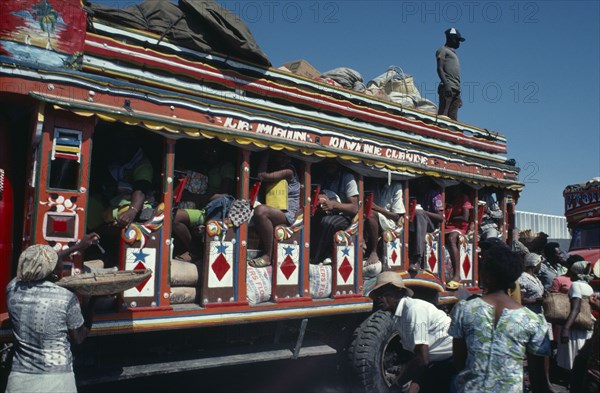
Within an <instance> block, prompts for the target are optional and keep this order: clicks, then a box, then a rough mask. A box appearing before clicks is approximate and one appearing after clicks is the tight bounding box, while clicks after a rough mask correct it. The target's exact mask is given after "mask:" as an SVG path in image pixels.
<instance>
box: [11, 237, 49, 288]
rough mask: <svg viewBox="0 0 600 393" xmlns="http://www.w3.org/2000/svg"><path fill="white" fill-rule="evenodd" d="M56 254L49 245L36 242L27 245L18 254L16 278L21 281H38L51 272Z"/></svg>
mask: <svg viewBox="0 0 600 393" xmlns="http://www.w3.org/2000/svg"><path fill="white" fill-rule="evenodd" d="M57 262H58V254H57V253H56V251H54V249H53V248H52V247H50V246H47V245H43V244H36V245H33V246H29V247H27V248H26V249H25V251H23V252H22V253H21V255H20V256H19V265H18V266H17V278H18V279H19V280H21V281H39V280H43V279H45V278H46V277H48V276H50V274H52V271H54V268H55V267H56V263H57Z"/></svg>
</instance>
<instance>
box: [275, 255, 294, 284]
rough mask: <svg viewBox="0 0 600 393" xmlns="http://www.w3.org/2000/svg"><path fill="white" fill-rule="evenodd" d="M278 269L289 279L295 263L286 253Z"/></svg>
mask: <svg viewBox="0 0 600 393" xmlns="http://www.w3.org/2000/svg"><path fill="white" fill-rule="evenodd" d="M279 269H280V270H281V272H282V273H283V275H284V276H285V278H287V279H288V280H289V279H290V276H291V275H292V273H294V270H296V264H295V263H294V260H293V259H292V257H291V256H289V255H288V256H287V257H285V259H284V260H283V263H282V264H281V267H280V268H279Z"/></svg>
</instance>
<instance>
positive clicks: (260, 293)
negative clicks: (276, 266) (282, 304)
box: [246, 265, 273, 305]
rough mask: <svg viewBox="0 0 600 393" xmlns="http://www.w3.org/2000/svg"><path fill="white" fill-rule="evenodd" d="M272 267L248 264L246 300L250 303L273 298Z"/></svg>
mask: <svg viewBox="0 0 600 393" xmlns="http://www.w3.org/2000/svg"><path fill="white" fill-rule="evenodd" d="M272 271H273V270H272V267H271V266H267V267H266V268H256V267H252V266H250V265H248V267H247V270H246V288H247V289H246V300H248V303H249V304H250V305H255V304H259V303H264V302H266V301H269V300H270V299H271V275H272Z"/></svg>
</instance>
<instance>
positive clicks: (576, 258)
mask: <svg viewBox="0 0 600 393" xmlns="http://www.w3.org/2000/svg"><path fill="white" fill-rule="evenodd" d="M579 261H585V259H584V258H583V257H582V256H581V255H579V254H573V255H569V257H568V258H567V261H566V262H565V266H566V267H567V269H571V266H573V264H574V263H575V262H579Z"/></svg>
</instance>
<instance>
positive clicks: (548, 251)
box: [544, 242, 566, 265]
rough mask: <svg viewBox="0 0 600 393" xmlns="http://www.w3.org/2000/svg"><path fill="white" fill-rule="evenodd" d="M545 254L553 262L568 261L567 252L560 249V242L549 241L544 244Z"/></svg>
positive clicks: (562, 262) (561, 262)
mask: <svg viewBox="0 0 600 393" xmlns="http://www.w3.org/2000/svg"><path fill="white" fill-rule="evenodd" d="M544 256H545V257H546V259H547V260H548V262H550V263H552V264H554V265H555V264H564V263H565V261H566V254H565V252H564V251H563V250H561V249H560V244H558V243H556V242H551V243H548V244H546V245H545V246H544Z"/></svg>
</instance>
